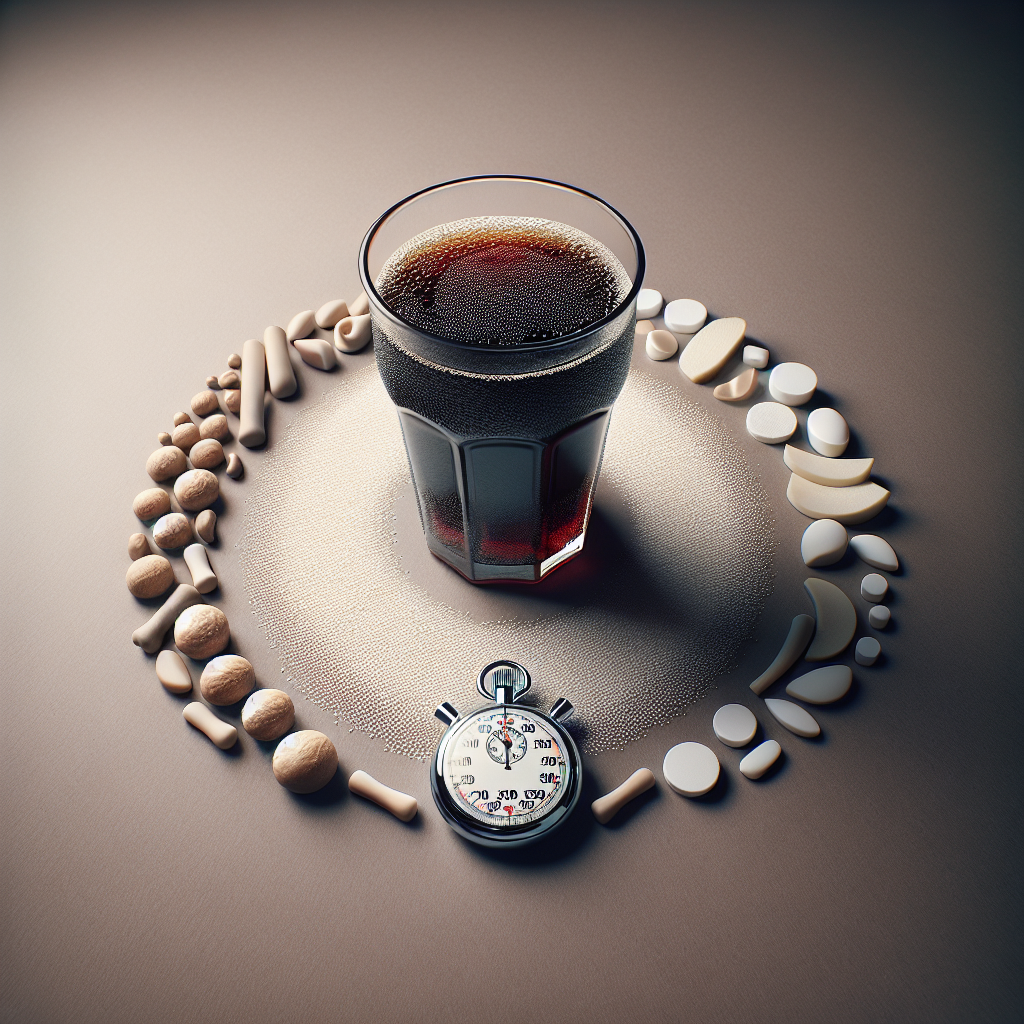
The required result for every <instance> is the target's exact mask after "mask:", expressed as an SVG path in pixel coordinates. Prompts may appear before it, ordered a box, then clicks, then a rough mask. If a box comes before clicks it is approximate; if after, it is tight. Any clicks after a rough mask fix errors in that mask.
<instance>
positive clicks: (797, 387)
mask: <svg viewBox="0 0 1024 1024" xmlns="http://www.w3.org/2000/svg"><path fill="white" fill-rule="evenodd" d="M817 387H818V375H817V374H816V373H815V372H814V371H813V370H812V369H811V368H810V367H809V366H805V365H804V364H803V363H779V365H778V366H776V367H775V369H774V370H772V372H771V374H769V376H768V392H769V394H770V395H771V396H772V398H774V399H775V401H776V402H781V403H782V404H783V405H803V404H804V402H807V401H810V398H811V395H813V394H814V392H815V390H816V389H817Z"/></svg>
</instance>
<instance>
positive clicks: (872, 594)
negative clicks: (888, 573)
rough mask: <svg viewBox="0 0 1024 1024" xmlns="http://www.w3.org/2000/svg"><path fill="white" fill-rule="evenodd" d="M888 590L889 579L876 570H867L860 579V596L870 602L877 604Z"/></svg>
mask: <svg viewBox="0 0 1024 1024" xmlns="http://www.w3.org/2000/svg"><path fill="white" fill-rule="evenodd" d="M888 590H889V581H888V580H887V579H886V578H885V577H884V576H880V575H879V574H878V573H877V572H869V573H868V574H867V576H865V577H864V579H862V580H861V581H860V596H861V597H863V598H864V600H865V601H870V602H871V603H872V604H878V603H879V601H881V600H882V598H884V597H885V595H886V593H887V591H888Z"/></svg>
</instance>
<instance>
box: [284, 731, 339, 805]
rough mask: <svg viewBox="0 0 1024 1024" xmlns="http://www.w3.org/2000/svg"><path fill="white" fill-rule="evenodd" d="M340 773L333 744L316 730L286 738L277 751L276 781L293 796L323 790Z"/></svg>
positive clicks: (296, 733)
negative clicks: (336, 773) (293, 794)
mask: <svg viewBox="0 0 1024 1024" xmlns="http://www.w3.org/2000/svg"><path fill="white" fill-rule="evenodd" d="M337 770H338V752H337V750H335V749H334V744H333V743H332V742H331V741H330V740H329V739H328V738H327V737H326V736H325V735H324V734H323V733H322V732H316V731H315V730H314V729H303V730H301V731H300V732H293V733H292V734H291V735H290V736H285V738H284V739H283V740H281V742H280V743H279V744H278V745H277V750H275V751H274V778H276V779H277V781H278V782H280V783H281V785H282V786H284V788H285V789H289V790H291V791H292V792H293V793H315V792H316V791H317V790H318V789H323V787H324V786H326V785H327V783H328V782H330V781H331V779H332V778H333V776H334V773H335V772H336V771H337Z"/></svg>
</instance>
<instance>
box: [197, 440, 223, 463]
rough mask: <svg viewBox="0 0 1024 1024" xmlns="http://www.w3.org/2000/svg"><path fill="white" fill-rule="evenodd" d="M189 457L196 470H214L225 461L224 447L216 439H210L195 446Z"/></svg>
mask: <svg viewBox="0 0 1024 1024" xmlns="http://www.w3.org/2000/svg"><path fill="white" fill-rule="evenodd" d="M188 457H189V461H190V462H191V463H192V466H193V468H195V469H213V468H214V467H215V466H219V465H220V464H221V463H222V462H223V461H224V446H223V445H222V444H221V443H220V441H218V440H216V439H215V438H212V437H208V438H206V440H205V441H200V442H199V443H198V444H196V445H194V446H193V448H192V451H190V452H189V453H188Z"/></svg>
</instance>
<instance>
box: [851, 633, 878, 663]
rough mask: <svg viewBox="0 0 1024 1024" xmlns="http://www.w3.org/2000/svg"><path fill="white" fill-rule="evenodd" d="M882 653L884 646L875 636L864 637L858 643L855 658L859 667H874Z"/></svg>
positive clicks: (854, 653)
mask: <svg viewBox="0 0 1024 1024" xmlns="http://www.w3.org/2000/svg"><path fill="white" fill-rule="evenodd" d="M881 653H882V645H881V644H880V643H879V642H878V641H877V640H876V639H875V638H874V637H873V636H862V637H861V638H860V639H859V640H858V641H857V647H856V648H855V650H854V652H853V656H854V658H855V659H856V661H857V664H858V665H874V663H875V662H876V661H878V656H879V655H880V654H881Z"/></svg>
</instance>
